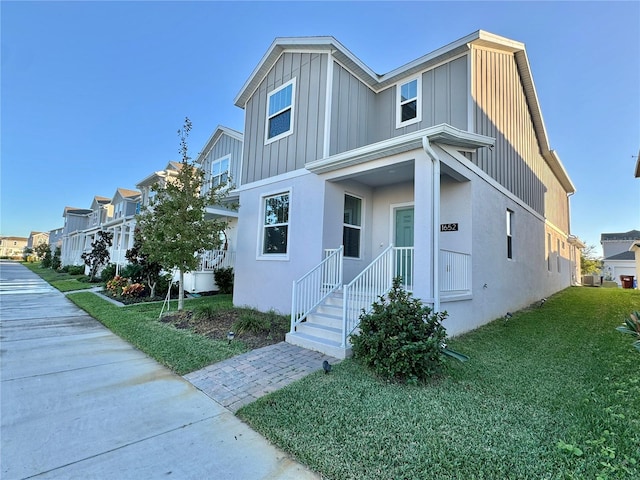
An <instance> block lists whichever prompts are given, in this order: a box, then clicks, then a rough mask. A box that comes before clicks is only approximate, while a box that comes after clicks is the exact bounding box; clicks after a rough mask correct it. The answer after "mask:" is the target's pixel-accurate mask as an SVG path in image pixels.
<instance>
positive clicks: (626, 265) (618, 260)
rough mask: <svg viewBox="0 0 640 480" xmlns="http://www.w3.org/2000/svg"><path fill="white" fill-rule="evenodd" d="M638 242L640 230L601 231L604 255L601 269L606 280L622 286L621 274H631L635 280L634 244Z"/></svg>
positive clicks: (636, 273)
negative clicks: (622, 231)
mask: <svg viewBox="0 0 640 480" xmlns="http://www.w3.org/2000/svg"><path fill="white" fill-rule="evenodd" d="M638 242H640V231H639V230H630V231H628V232H624V233H603V234H601V235H600V243H601V244H602V254H603V257H604V260H603V268H602V271H603V273H604V276H605V279H606V280H613V281H615V282H616V283H617V284H618V285H620V286H622V280H621V278H620V276H621V275H633V276H634V278H635V279H636V280H637V279H638V277H637V275H638V272H637V270H636V253H635V250H634V245H636V244H637V243H638Z"/></svg>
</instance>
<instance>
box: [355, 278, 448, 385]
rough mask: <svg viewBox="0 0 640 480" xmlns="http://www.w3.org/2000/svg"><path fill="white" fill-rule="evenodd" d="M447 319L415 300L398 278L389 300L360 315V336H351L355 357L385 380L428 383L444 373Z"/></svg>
mask: <svg viewBox="0 0 640 480" xmlns="http://www.w3.org/2000/svg"><path fill="white" fill-rule="evenodd" d="M446 317H447V313H446V312H437V313H434V312H433V311H432V310H431V308H429V307H428V306H425V305H423V304H422V302H421V301H420V300H418V299H415V298H412V295H411V293H409V292H407V291H405V290H404V289H403V288H402V286H401V281H400V278H395V279H394V280H393V286H392V288H391V291H390V292H389V293H388V294H387V300H386V301H385V299H384V297H380V298H379V300H378V301H376V302H375V303H374V304H373V310H372V311H371V312H370V313H368V314H364V313H363V314H362V315H361V317H360V333H359V334H357V335H351V342H352V344H353V353H354V357H355V358H357V359H359V360H360V361H362V362H363V363H364V364H365V365H367V366H368V367H370V368H371V369H373V371H374V372H375V373H376V374H377V375H380V376H382V377H385V378H390V379H395V380H399V381H402V382H407V383H417V382H418V381H422V380H426V379H428V378H429V377H432V376H434V375H437V374H438V373H440V372H441V370H442V366H443V363H444V362H443V355H444V352H443V348H444V341H445V339H446V331H445V328H444V327H443V326H442V321H443V320H444V319H445V318H446Z"/></svg>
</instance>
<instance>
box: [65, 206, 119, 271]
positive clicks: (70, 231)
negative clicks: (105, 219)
mask: <svg viewBox="0 0 640 480" xmlns="http://www.w3.org/2000/svg"><path fill="white" fill-rule="evenodd" d="M100 198H103V199H104V197H97V196H96V197H94V200H93V203H92V205H93V204H95V203H96V202H97V201H98V199H100ZM104 200H106V201H108V199H104ZM92 214H93V210H91V209H89V208H76V207H69V206H67V207H64V211H63V212H62V217H63V218H64V226H63V227H62V255H61V261H62V265H82V264H83V263H84V262H83V261H82V258H81V255H82V253H83V252H84V251H85V247H86V236H85V233H84V232H85V230H86V229H87V228H88V227H89V225H90V222H91V216H92Z"/></svg>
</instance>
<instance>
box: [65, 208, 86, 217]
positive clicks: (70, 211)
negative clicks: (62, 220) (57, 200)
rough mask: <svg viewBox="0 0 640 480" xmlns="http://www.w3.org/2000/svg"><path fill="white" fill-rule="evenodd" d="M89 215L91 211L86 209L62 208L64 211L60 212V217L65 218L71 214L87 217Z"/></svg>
mask: <svg viewBox="0 0 640 480" xmlns="http://www.w3.org/2000/svg"><path fill="white" fill-rule="evenodd" d="M90 213H93V210H90V209H88V208H77V207H68V206H67V207H64V211H63V212H62V216H63V217H66V216H67V214H73V215H88V214H90Z"/></svg>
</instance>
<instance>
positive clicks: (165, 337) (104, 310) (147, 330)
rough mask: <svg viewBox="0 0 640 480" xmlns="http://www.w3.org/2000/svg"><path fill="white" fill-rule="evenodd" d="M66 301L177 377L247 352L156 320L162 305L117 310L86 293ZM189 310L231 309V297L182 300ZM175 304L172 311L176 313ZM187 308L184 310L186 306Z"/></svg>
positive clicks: (235, 344)
mask: <svg viewBox="0 0 640 480" xmlns="http://www.w3.org/2000/svg"><path fill="white" fill-rule="evenodd" d="M68 298H69V299H70V300H71V301H73V302H74V303H75V304H76V305H78V306H79V307H80V308H82V309H83V310H85V311H86V312H87V313H88V314H89V315H91V316H92V317H93V318H95V319H96V320H98V321H100V322H101V323H102V324H104V325H105V326H106V327H107V328H109V329H110V330H111V331H113V332H114V333H115V334H117V335H119V336H120V337H122V338H123V339H125V340H126V341H128V342H129V343H131V344H132V345H134V346H136V347H137V348H139V349H140V350H142V351H143V352H145V353H146V354H147V355H149V356H150V357H152V358H154V359H156V360H157V361H158V362H160V363H162V364H163V365H165V366H167V367H169V368H170V369H171V370H173V371H174V372H176V373H177V374H179V375H184V374H186V373H189V372H192V371H194V370H198V369H200V368H203V367H205V366H207V365H210V364H212V363H216V362H219V361H221V360H224V359H226V358H229V357H232V356H234V355H238V354H239V353H243V352H244V351H246V347H245V346H244V345H243V344H242V342H237V341H234V342H233V343H231V345H229V344H228V343H227V342H225V341H219V340H212V339H208V338H206V337H203V336H200V335H197V334H194V333H192V332H190V331H189V330H179V329H177V328H175V327H173V326H171V325H167V324H164V323H161V322H159V321H158V316H159V314H160V310H161V309H162V302H156V303H139V304H135V305H129V306H126V307H118V306H116V305H113V304H112V303H110V302H108V301H106V300H104V299H102V298H100V297H98V296H97V295H94V294H93V293H89V292H80V293H72V294H70V295H68ZM185 302H187V306H188V308H196V307H198V306H202V305H209V306H210V307H212V308H213V309H214V310H215V309H228V308H231V296H230V295H216V296H212V297H201V298H196V299H188V300H185ZM176 305H177V302H176V301H172V302H171V309H172V310H173V311H175V310H176ZM185 308H187V307H185Z"/></svg>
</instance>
